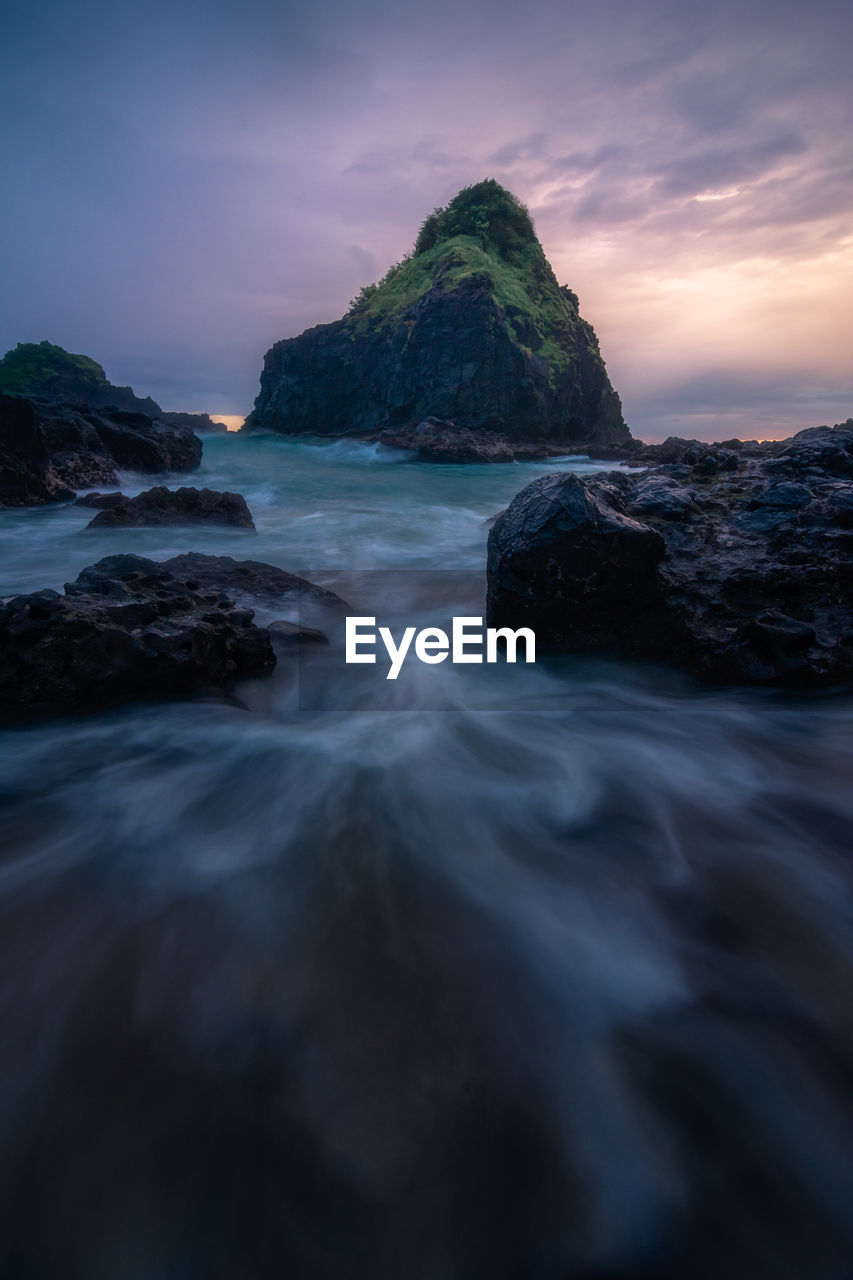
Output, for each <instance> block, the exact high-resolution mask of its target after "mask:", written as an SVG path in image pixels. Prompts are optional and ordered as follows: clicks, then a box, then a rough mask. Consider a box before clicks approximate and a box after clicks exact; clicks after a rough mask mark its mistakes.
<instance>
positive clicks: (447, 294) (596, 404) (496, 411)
mask: <svg viewBox="0 0 853 1280" xmlns="http://www.w3.org/2000/svg"><path fill="white" fill-rule="evenodd" d="M427 418H437V419H440V420H443V421H446V422H453V423H454V424H455V425H456V427H457V428H464V429H468V430H471V431H474V432H477V433H478V434H479V433H484V434H486V435H488V434H492V435H503V436H505V437H506V438H507V439H509V440H512V441H518V442H521V441H527V442H530V441H549V442H552V443H554V444H558V445H561V446H567V447H568V446H570V445H572V444H574V445H575V446H576V447H578V448H580V447H583V448H586V447H590V446H592V445H595V444H600V445H602V446H606V445H612V446H617V445H626V444H628V443H629V442H630V440H631V436H630V433H629V431H628V428H627V427H626V426H625V423H624V421H623V419H622V411H621V406H620V403H619V397H618V396H617V395H616V393H615V391H614V390H613V388H612V386H611V385H610V380H609V379H608V377H607V372H606V370H605V367H604V362H603V360H602V358H601V354H600V352H599V349H598V342H597V339H596V337H595V333H594V332H593V330H592V328H591V326H590V325H588V324H587V323H586V321H584V320H583V319H582V318H581V317H580V315H579V313H578V306H577V298H576V296H575V295H574V294H573V293H572V292H571V291H570V290H568V289H566V288H561V287H560V286H559V285H558V283H557V280H556V277H555V276H554V273H553V271H552V270H551V267H550V266H549V264H548V262H547V260H546V258H545V255H544V253H543V252H542V247H541V245H540V244H539V241H538V239H537V238H536V233H535V231H534V230H533V224H532V222H531V221H530V217H529V215H528V214H527V211H526V210H525V209H524V208H523V206H521V205H520V204H519V202H518V201H517V200H516V199H515V197H514V196H512V195H511V194H510V193H509V192H507V191H505V190H504V189H503V188H502V187H500V186H499V185H498V184H497V183H496V182H493V181H487V182H482V183H479V184H477V185H476V186H474V187H469V188H466V189H465V190H464V191H462V192H460V193H459V195H457V196H456V197H455V199H454V200H452V201H451V202H450V204H449V205H448V207H447V208H446V209H445V210H442V211H439V212H438V213H437V214H434V215H430V218H428V219H427V221H426V223H425V224H424V226H423V227H422V229H421V234H420V236H419V237H418V242H417V244H416V246H415V250H414V253H413V254H412V255H411V256H410V257H409V258H407V259H406V260H404V261H403V262H402V263H400V264H398V265H397V266H395V267H393V268H392V269H391V270H390V271H389V272H388V273H387V275H386V277H385V279H384V280H383V281H382V282H381V283H380V284H379V286H378V287H372V286H371V287H368V288H366V289H364V290H362V293H361V295H360V296H359V298H358V299H357V300H356V301H355V302H354V303H353V305H352V307H351V309H350V311H349V313H348V314H347V315H346V316H345V317H344V318H343V319H341V320H338V321H335V322H334V323H333V324H325V325H318V326H316V327H315V328H313V329H309V330H307V331H306V332H305V333H303V334H301V335H300V336H299V337H296V338H289V339H286V340H284V341H282V342H278V343H276V344H275V346H274V347H272V348H271V350H270V351H268V352H267V355H266V358H265V361H264V370H263V373H262V375H261V389H260V394H259V395H258V398H257V400H256V401H255V408H254V410H253V412H252V413H251V414H250V415H249V417H248V418H247V420H246V423H245V425H244V427H243V430H246V431H252V430H257V429H261V428H264V429H271V430H274V431H279V432H283V433H285V434H298V433H303V432H307V433H314V434H318V435H356V436H375V435H376V434H377V433H379V432H382V431H385V430H388V429H391V428H398V427H403V426H406V425H407V424H418V423H420V422H422V421H423V420H424V419H427ZM495 447H496V448H498V449H500V448H501V447H502V446H500V444H497V445H496V446H495Z"/></svg>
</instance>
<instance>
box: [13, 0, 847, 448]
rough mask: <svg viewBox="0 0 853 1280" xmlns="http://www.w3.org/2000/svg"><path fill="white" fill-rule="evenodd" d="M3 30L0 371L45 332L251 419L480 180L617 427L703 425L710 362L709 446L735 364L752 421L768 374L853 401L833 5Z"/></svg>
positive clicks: (90, 17) (124, 375) (624, 7)
mask: <svg viewBox="0 0 853 1280" xmlns="http://www.w3.org/2000/svg"><path fill="white" fill-rule="evenodd" d="M0 22H2V27H0V118H2V121H3V124H2V129H0V163H2V165H3V173H4V199H3V202H2V203H0V271H2V274H3V280H4V302H5V306H4V311H3V318H2V320H0V346H3V349H5V348H6V347H8V346H11V345H13V344H14V343H15V342H17V341H22V340H29V339H34V340H39V339H41V338H42V337H50V338H51V339H52V340H53V341H57V342H61V343H62V345H64V346H67V347H69V348H71V349H73V350H78V351H89V352H91V354H92V355H94V356H95V357H96V358H98V359H99V360H101V361H102V363H104V364H105V365H106V366H107V368H108V372H109V373H110V374H111V376H112V377H114V379H115V380H117V381H119V382H130V383H131V384H133V385H135V386H137V387H138V389H139V390H141V391H143V392H150V393H151V394H153V395H155V396H156V397H157V398H160V399H163V400H165V401H166V402H167V403H168V404H169V405H171V406H174V407H176V408H178V407H189V408H207V407H210V408H212V409H213V410H214V411H220V412H235V413H240V412H244V411H245V410H246V409H247V408H248V407H249V404H250V402H251V399H252V398H253V395H254V392H255V388H256V385H257V376H258V372H259V370H260V367H261V361H262V356H263V352H264V350H265V349H266V347H267V346H268V345H269V344H270V343H271V342H272V341H273V340H275V339H277V338H280V337H284V336H287V335H289V334H292V333H296V332H299V331H300V330H301V329H303V328H305V327H306V326H307V325H309V324H313V323H317V322H319V321H323V320H331V319H334V318H335V317H336V316H337V315H340V314H341V312H342V311H343V309H344V308H345V307H346V305H347V303H348V302H349V300H350V299H351V298H352V297H353V296H354V295H355V294H356V293H357V291H358V289H359V288H360V287H361V285H363V284H365V283H367V282H368V281H369V280H371V279H375V278H376V277H377V276H379V275H381V274H382V273H383V271H384V270H385V268H386V266H387V265H388V264H389V263H390V262H392V261H394V260H396V259H398V258H399V257H400V256H401V254H402V253H403V252H404V251H405V250H406V249H407V248H409V247H410V246H411V244H412V241H413V239H414V236H415V234H416V232H417V228H418V226H419V224H420V222H421V221H422V220H423V218H424V216H425V215H426V214H427V213H428V212H429V211H430V210H431V209H432V208H433V207H434V206H435V205H436V204H443V203H445V202H446V201H447V200H448V199H449V198H450V197H451V196H452V195H453V194H454V192H455V191H456V190H457V189H458V188H459V187H461V186H464V185H467V184H468V183H471V182H474V181H477V180H478V179H480V178H482V177H484V176H487V175H492V176H495V177H497V178H498V179H499V180H501V181H504V182H505V183H506V184H507V185H508V186H510V187H511V188H512V189H513V190H515V191H516V192H517V193H518V195H519V196H520V197H521V198H522V199H523V200H525V202H526V203H527V204H528V205H529V206H530V208H531V212H532V213H533V215H534V218H535V221H536V225H537V229H538V231H539V233H540V235H541V237H542V239H543V243H544V245H545V248H546V251H547V252H548V254H549V256H550V257H551V259H552V261H553V263H554V265H555V268H556V269H557V271H558V274H559V275H560V278H561V279H563V280H564V281H565V282H566V283H568V284H570V285H571V286H572V287H573V288H575V289H577V290H578V292H579V293H580V295H581V303H582V307H583V308H584V312H585V314H588V315H589V316H590V318H591V319H592V320H593V321H594V323H595V324H596V327H597V329H598V332H599V337H600V339H601V343H602V349H603V352H604V354H605V357H606V358H607V360H608V363H609V366H610V369H611V372H612V374H613V376H614V381H615V382H616V385H617V387H618V388H619V389H620V391H622V393H623V399H624V400H625V403H626V409H627V410H628V411H629V413H628V416H629V419H630V420H631V421H632V423H635V422H647V423H648V422H651V420H652V418H653V417H654V413H655V412H657V411H658V410H659V409H661V406H663V405H664V403H665V400H664V399H661V396H662V395H664V396H665V392H666V388H667V387H670V388H671V389H672V394H673V395H674V396H676V397H677V400H678V404H682V403H683V406H684V412H685V413H687V414H689V413H690V412H691V404H693V405H694V407H699V406H701V409H702V413H703V414H705V413H706V411H707V405H706V403H705V400H704V399H703V397H705V396H706V393H707V391H708V388H707V387H706V386H705V384H704V383H702V381H701V377H700V373H701V370H702V369H704V368H705V367H706V365H707V362H708V352H709V350H713V351H714V352H715V353H716V356H715V358H717V357H718V363H717V365H716V367H717V368H718V369H719V370H720V371H721V372H720V377H719V379H718V380H717V381H716V382H715V383H713V384H712V390H713V386H716V387H717V389H718V394H719V396H720V401H719V404H720V411H721V413H723V414H724V416H726V418H727V419H728V418H729V417H730V416H732V415H735V414H736V412H738V411H739V410H737V408H736V406H734V405H732V404H730V403H729V402H728V400H727V399H726V395H727V394H728V393H727V392H726V387H730V388H731V387H736V386H737V385H741V384H739V383H738V381H737V379H738V378H741V377H742V376H743V370H744V365H745V363H746V364H748V363H749V361H750V360H752V361H754V362H755V366H756V368H760V369H762V370H764V371H765V373H767V371H768V369H769V370H770V372H769V373H768V374H767V378H764V374H762V380H761V381H760V386H761V387H763V388H764V389H765V391H766V394H767V395H768V396H771V395H773V394H774V393H773V380H772V376H771V375H772V372H773V369H774V368H776V367H777V366H779V367H782V366H784V365H785V364H786V363H787V365H789V366H790V367H796V368H797V369H798V370H801V373H802V376H799V375H798V380H797V383H796V386H797V388H799V390H798V391H797V393H796V394H797V396H800V395H806V396H807V395H808V394H809V388H810V387H811V388H813V389H814V403H815V411H816V412H817V407H818V406H819V404H820V403H822V402H821V399H820V397H821V395H822V394H823V393H822V392H821V391H820V388H829V389H830V391H831V388H832V387H833V386H836V387H837V388H838V389H839V390H838V395H839V396H842V395H843V394H846V393H847V388H849V384H850V378H849V377H848V376H847V375H848V374H849V372H850V357H849V353H848V355H847V356H846V357H843V356H842V355H841V354H840V350H841V347H842V346H843V343H842V341H841V340H840V338H839V336H838V335H839V326H842V327H843V325H844V324H845V323H846V322H847V320H848V319H849V312H850V305H849V302H848V301H847V299H848V298H849V296H850V288H849V276H850V268H851V257H850V255H851V248H850V243H851V242H850V236H851V233H850V225H851V218H850V214H851V209H853V144H851V136H850V130H849V118H850V115H851V105H853V104H851V83H852V82H851V77H850V75H849V67H848V62H849V49H850V47H851V44H853V17H851V9H850V7H849V6H846V5H843V4H841V3H836V0H817V2H816V3H813V4H811V5H810V6H808V8H807V9H806V8H805V7H804V6H802V5H801V4H800V3H798V2H797V3H795V2H794V0H777V2H776V3H773V4H771V3H770V2H769V0H750V4H749V5H744V4H743V3H742V0H738V2H735V0H704V2H703V3H701V4H700V3H698V2H694V0H685V2H684V3H681V4H679V5H678V6H677V7H676V6H675V5H674V4H673V3H671V0H635V2H634V3H629V0H601V3H600V4H599V5H597V6H596V8H595V9H594V10H591V9H590V7H589V6H588V5H583V6H582V5H581V4H580V3H579V0H529V3H528V4H527V5H525V6H524V7H523V9H519V7H518V6H517V5H515V4H513V3H510V0H471V2H470V3H469V4H468V5H466V6H465V7H464V9H462V8H460V6H459V5H458V4H457V3H452V2H451V0H435V3H434V4H433V5H432V6H431V7H430V8H427V7H426V6H420V5H419V6H415V5H408V6H407V5H402V6H401V5H399V3H396V4H392V3H391V0H359V2H358V3H357V4H353V3H351V0H346V2H345V0H317V3H316V4H314V5H312V6H306V5H296V4H295V3H293V2H291V0H278V2H273V0H241V3H237V0H171V3H166V0H151V2H150V3H148V4H145V5H138V4H132V3H130V0H81V3H80V4H78V5H72V6H68V5H65V4H60V3H59V2H58V0H29V3H28V4H27V5H26V6H25V5H24V4H23V3H21V2H20V0H10V3H8V4H7V5H6V6H4V10H3V17H2V19H0ZM721 334H724V335H725V342H724V343H721ZM768 350H772V351H775V352H776V353H777V354H778V359H776V360H775V363H773V364H772V367H771V366H769V365H768V361H767V352H768ZM804 353H805V355H804ZM845 359H846V363H845ZM726 369H728V373H729V375H730V378H731V379H734V381H731V380H730V381H729V382H727V381H726V380H725V378H724V377H723V374H724V373H725V371H726ZM644 370H646V371H651V373H649V374H646V373H644V372H643V371H644ZM692 373H695V374H696V377H695V378H693V377H692ZM662 388H663V391H662V390H661V389H662ZM666 403H667V404H668V402H666ZM796 403H797V404H798V405H799V404H800V401H799V400H797V401H796ZM676 408H677V406H676ZM741 408H742V409H743V411H744V412H747V411H749V412H751V411H752V410H751V409H750V408H749V406H745V405H744V406H741ZM661 411H662V409H661ZM675 411H676V409H675V408H673V407H672V405H669V404H668V407H667V408H666V413H667V414H670V413H674V412H675ZM707 412H710V411H707ZM804 412H805V410H804ZM843 416H847V415H846V414H845V415H843ZM729 434H731V432H729Z"/></svg>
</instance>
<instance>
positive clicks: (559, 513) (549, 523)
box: [488, 419, 853, 689]
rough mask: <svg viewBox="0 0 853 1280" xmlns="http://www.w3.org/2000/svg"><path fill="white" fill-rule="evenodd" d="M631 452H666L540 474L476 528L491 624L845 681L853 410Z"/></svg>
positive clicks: (711, 664) (675, 659)
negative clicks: (779, 427) (746, 437)
mask: <svg viewBox="0 0 853 1280" xmlns="http://www.w3.org/2000/svg"><path fill="white" fill-rule="evenodd" d="M645 449H646V450H651V449H655V450H657V451H658V452H657V456H658V457H660V456H661V454H663V455H664V456H672V457H673V460H672V461H666V462H659V463H658V464H657V465H656V466H654V467H653V469H649V470H646V471H642V472H634V473H631V472H630V471H626V470H620V471H614V472H608V473H605V474H602V475H599V476H594V477H586V478H584V479H581V478H579V477H577V476H573V475H564V474H560V475H554V476H545V477H542V478H541V479H539V480H536V481H534V482H533V484H531V485H528V486H527V488H525V489H523V490H522V491H521V493H519V494H518V495H517V496H516V498H515V499H514V500H513V501H512V503H511V504H510V505H509V507H508V508H507V510H506V511H505V512H503V513H502V514H501V515H500V516H499V517H498V519H497V520H496V521H495V523H494V525H493V527H492V530H491V533H490V537H489V557H488V617H489V622H490V624H491V625H494V626H512V627H519V626H529V627H532V628H533V629H534V630H535V632H536V636H537V642H538V644H539V646H540V648H541V649H542V650H550V651H552V652H557V653H584V654H598V655H602V656H605V655H607V656H615V657H621V658H629V659H635V660H643V661H650V662H657V663H665V664H667V665H670V666H673V667H677V668H679V669H680V670H682V671H685V672H687V673H689V674H690V675H693V676H695V677H697V678H699V679H701V680H703V681H705V682H707V683H710V684H743V685H758V686H761V685H764V686H779V687H787V688H794V689H823V688H831V687H837V686H844V685H849V682H850V680H851V676H853V420H850V419H848V420H847V422H846V423H843V424H840V425H837V426H835V427H816V428H811V429H809V430H806V431H801V432H799V433H798V434H797V435H795V436H793V437H792V438H791V439H790V440H784V441H778V442H766V443H764V444H759V443H757V442H756V443H750V444H741V443H740V442H735V441H729V442H727V443H726V444H724V445H718V444H710V445H703V444H700V443H698V442H690V441H679V442H675V441H668V442H665V444H664V445H661V446H646V447H645ZM644 456H645V457H647V458H649V460H650V461H651V459H652V458H653V457H655V454H651V453H650V452H645V455H644ZM632 461H633V459H632Z"/></svg>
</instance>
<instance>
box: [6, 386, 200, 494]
mask: <svg viewBox="0 0 853 1280" xmlns="http://www.w3.org/2000/svg"><path fill="white" fill-rule="evenodd" d="M201 454H202V444H201V441H200V440H199V439H198V437H197V436H195V435H194V434H193V433H192V432H191V431H189V430H188V429H187V428H186V427H179V426H168V425H167V424H165V423H162V422H158V421H155V420H154V419H152V418H150V417H148V416H146V415H145V414H141V413H135V412H134V413H131V412H124V411H122V410H112V409H111V410H95V409H84V408H80V407H75V406H74V405H57V404H47V403H44V402H41V401H35V400H30V399H26V398H23V397H19V396H7V395H0V504H2V505H4V506H30V505H35V504H38V503H45V502H58V501H66V500H68V499H70V498H73V497H74V490H75V489H84V488H87V489H88V488H96V487H101V486H103V485H115V484H117V483H118V476H117V475H116V467H127V468H129V469H130V470H134V471H141V472H144V473H146V474H154V475H157V474H168V473H171V472H186V471H193V470H195V468H196V467H198V465H199V463H200V462H201Z"/></svg>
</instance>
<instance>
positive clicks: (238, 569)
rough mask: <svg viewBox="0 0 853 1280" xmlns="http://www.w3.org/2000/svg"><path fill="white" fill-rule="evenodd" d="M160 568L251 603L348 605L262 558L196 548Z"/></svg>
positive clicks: (344, 608)
mask: <svg viewBox="0 0 853 1280" xmlns="http://www.w3.org/2000/svg"><path fill="white" fill-rule="evenodd" d="M163 568H166V569H169V570H171V571H172V572H173V573H175V574H177V575H178V576H179V577H182V578H185V579H188V580H189V581H190V582H191V583H192V584H193V585H194V587H197V588H198V589H199V590H201V591H205V592H208V593H209V592H225V593H227V594H228V595H231V596H233V595H238V596H245V597H246V598H248V599H251V600H252V601H253V602H254V603H257V604H262V605H266V606H269V607H272V608H275V607H278V606H280V605H282V604H284V603H287V604H295V605H298V604H300V603H301V602H303V601H310V602H312V603H315V604H318V605H322V606H324V607H326V608H329V609H330V610H332V611H335V612H341V611H343V612H346V611H347V609H348V606H347V604H346V603H345V602H344V601H343V600H342V599H341V598H340V596H337V595H335V593H334V592H333V591H326V590H325V588H323V587H318V586H315V584H314V583H313V582H309V581H308V579H307V578H300V577H299V576H298V575H297V574H295V573H288V572H287V570H286V569H279V568H278V566H277V565H272V564H264V563H263V561H261V560H235V559H234V558H233V557H232V556H208V555H202V554H201V552H198V551H190V552H188V553H187V554H185V555H180V556H172V558H171V559H170V560H166V561H164V562H163Z"/></svg>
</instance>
